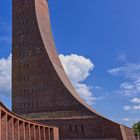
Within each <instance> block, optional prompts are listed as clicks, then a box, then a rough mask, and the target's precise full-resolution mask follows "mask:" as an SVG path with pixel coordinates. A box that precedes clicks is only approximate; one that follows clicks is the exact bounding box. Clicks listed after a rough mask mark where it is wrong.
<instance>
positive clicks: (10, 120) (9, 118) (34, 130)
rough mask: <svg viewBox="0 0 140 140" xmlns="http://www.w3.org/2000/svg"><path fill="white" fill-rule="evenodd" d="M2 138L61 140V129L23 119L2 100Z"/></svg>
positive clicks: (0, 105)
mask: <svg viewBox="0 0 140 140" xmlns="http://www.w3.org/2000/svg"><path fill="white" fill-rule="evenodd" d="M0 140H59V129H58V128H57V127H51V126H48V125H44V124H41V123H37V122H33V121H28V120H26V119H23V118H21V117H19V116H17V115H16V114H14V113H12V112H10V111H9V110H8V109H7V108H6V107H5V106H4V105H3V104H2V103H1V102H0Z"/></svg>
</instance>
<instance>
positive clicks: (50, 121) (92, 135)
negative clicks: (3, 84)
mask: <svg viewBox="0 0 140 140" xmlns="http://www.w3.org/2000/svg"><path fill="white" fill-rule="evenodd" d="M12 2H13V24H12V25H13V35H12V36H13V37H12V42H13V44H12V110H13V112H15V113H17V114H19V115H22V116H24V117H26V118H28V119H31V120H36V121H39V122H42V123H44V124H47V125H51V126H52V125H53V126H56V127H58V128H59V130H60V131H59V132H60V140H135V136H134V133H133V130H132V129H130V128H127V127H125V126H122V125H120V124H118V123H115V122H113V121H111V120H109V119H107V118H105V117H103V116H102V115H100V114H99V113H97V112H96V111H95V110H94V109H93V108H92V107H90V106H89V105H87V104H86V103H85V102H84V101H83V100H82V99H81V98H80V96H79V95H78V94H77V92H76V90H75V89H74V87H73V86H72V84H71V82H70V81H69V79H68V77H67V75H66V73H65V72H64V69H63V67H62V64H61V62H60V60H59V57H58V55H57V51H56V49H55V44H54V40H53V37H52V32H51V26H50V16H49V8H48V2H47V0H12ZM60 2H61V1H60ZM71 10H72V9H71ZM66 47H67V46H66ZM66 49H67V48H66ZM114 111H115V109H114ZM21 129H22V127H21Z"/></svg>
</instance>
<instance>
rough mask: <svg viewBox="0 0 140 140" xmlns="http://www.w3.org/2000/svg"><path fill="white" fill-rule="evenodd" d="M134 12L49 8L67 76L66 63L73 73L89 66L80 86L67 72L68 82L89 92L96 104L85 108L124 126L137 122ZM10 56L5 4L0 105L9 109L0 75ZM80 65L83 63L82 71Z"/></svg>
mask: <svg viewBox="0 0 140 140" xmlns="http://www.w3.org/2000/svg"><path fill="white" fill-rule="evenodd" d="M139 6H140V1H139V0H135V1H132V0H76V1H75V0H60V1H58V0H50V2H49V7H50V14H51V25H52V31H53V35H54V40H55V44H56V47H57V50H58V52H59V54H63V55H61V59H62V61H63V64H64V66H65V67H66V68H67V70H68V69H69V68H70V66H69V65H68V64H69V63H68V62H71V61H72V62H75V61H78V62H75V67H76V66H77V67H78V66H79V67H78V69H80V70H81V69H82V70H83V67H86V66H87V65H88V66H89V67H87V69H86V70H85V69H84V70H83V72H84V74H85V77H84V78H83V77H79V78H83V80H81V79H80V80H79V81H74V80H75V77H72V76H71V74H73V73H69V71H68V73H67V74H68V75H69V78H70V79H74V80H73V81H74V82H73V83H76V85H78V86H81V85H85V86H86V87H88V90H89V92H90V93H92V95H90V96H88V97H91V98H93V97H94V99H95V100H94V101H93V103H91V102H90V104H91V105H92V106H93V107H94V108H95V109H96V110H97V111H98V112H100V113H101V114H103V115H105V116H106V117H109V118H110V119H112V120H115V121H117V122H120V123H123V124H126V125H128V126H131V124H133V123H134V122H136V121H138V120H140V57H139V56H140V39H139V37H140V18H139V13H140V8H139ZM10 53H11V0H4V1H2V2H1V5H0V99H1V100H3V102H4V103H5V104H6V105H7V106H8V107H9V108H10V106H11V101H10V100H11V98H10V95H9V93H10V88H9V86H10V83H9V79H10V78H9V77H8V76H6V77H7V80H6V78H3V77H5V75H4V74H3V73H4V72H5V74H6V72H8V70H9V68H8V67H9V66H10V60H11V57H10V56H9V55H10ZM71 54H75V55H71ZM80 56H81V57H80ZM8 57H9V58H8ZM2 58H3V59H2ZM77 58H78V59H77ZM80 60H85V61H84V62H85V63H83V67H82V66H81V63H80V65H79V61H80ZM88 60H89V61H88ZM76 64H78V65H76ZM77 67H76V68H77ZM7 69H8V70H7ZM2 72H3V73H2ZM1 73H2V74H1ZM8 74H9V73H8ZM84 74H83V75H84ZM9 75H10V74H9ZM83 75H82V76H83ZM3 79H4V80H5V81H4V82H3ZM4 84H5V85H6V86H3V85H4ZM90 93H89V94H90ZM89 94H88V95H89ZM88 103H89V102H88Z"/></svg>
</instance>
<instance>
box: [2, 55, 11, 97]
mask: <svg viewBox="0 0 140 140" xmlns="http://www.w3.org/2000/svg"><path fill="white" fill-rule="evenodd" d="M10 92H11V54H10V56H9V57H8V58H1V59H0V96H3V95H4V96H9V95H10Z"/></svg>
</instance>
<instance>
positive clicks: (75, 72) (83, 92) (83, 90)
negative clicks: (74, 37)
mask: <svg viewBox="0 0 140 140" xmlns="http://www.w3.org/2000/svg"><path fill="white" fill-rule="evenodd" d="M59 58H60V60H61V62H62V65H63V67H64V69H65V71H66V73H67V75H68V77H69V79H70V81H71V82H72V84H73V86H74V87H75V88H76V90H77V92H78V93H79V95H80V96H81V97H82V98H83V99H84V100H85V101H86V102H87V103H89V104H91V103H93V101H95V100H99V98H95V97H93V94H92V91H91V89H92V87H90V86H88V85H86V84H84V83H83V81H84V80H86V79H87V77H88V76H89V75H90V71H92V70H93V68H94V64H93V63H92V62H91V60H89V59H87V58H85V57H83V56H79V55H76V54H71V55H66V56H64V55H62V54H60V55H59Z"/></svg>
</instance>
